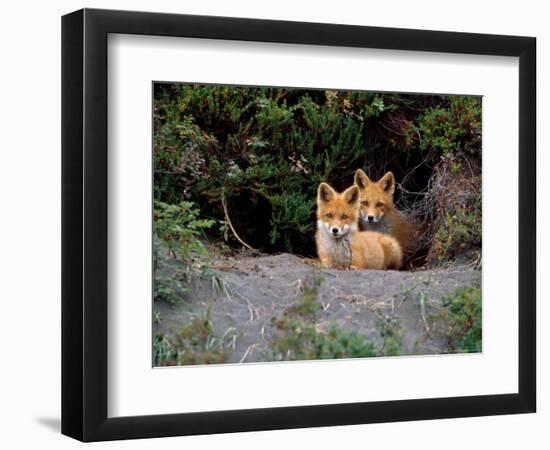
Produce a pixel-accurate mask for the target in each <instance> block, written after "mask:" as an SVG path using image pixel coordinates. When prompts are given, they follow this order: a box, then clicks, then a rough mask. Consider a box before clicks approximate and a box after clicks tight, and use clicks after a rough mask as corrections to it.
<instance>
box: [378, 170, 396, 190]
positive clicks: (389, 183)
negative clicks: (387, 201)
mask: <svg viewBox="0 0 550 450" xmlns="http://www.w3.org/2000/svg"><path fill="white" fill-rule="evenodd" d="M378 184H380V185H381V186H382V189H383V190H384V192H387V193H388V194H393V192H394V191H395V178H394V177H393V173H392V172H386V174H385V175H384V176H383V177H382V178H380V180H379V181H378Z"/></svg>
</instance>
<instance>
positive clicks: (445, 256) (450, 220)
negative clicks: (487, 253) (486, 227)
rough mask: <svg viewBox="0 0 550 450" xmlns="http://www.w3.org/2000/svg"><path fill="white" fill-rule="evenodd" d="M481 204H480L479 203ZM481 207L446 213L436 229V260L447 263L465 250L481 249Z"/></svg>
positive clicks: (458, 209)
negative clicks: (437, 250)
mask: <svg viewBox="0 0 550 450" xmlns="http://www.w3.org/2000/svg"><path fill="white" fill-rule="evenodd" d="M480 203H481V202H480ZM480 214H481V205H480V206H479V208H473V209H470V208H457V209H454V210H453V211H452V212H449V211H446V212H445V214H444V215H443V217H442V219H441V226H440V227H439V228H438V229H437V232H436V234H435V240H436V242H437V243H438V245H439V247H438V249H439V252H438V259H439V261H440V262H443V261H448V260H450V259H452V258H453V257H455V256H457V255H460V254H461V253H463V252H464V251H465V250H468V249H471V248H479V247H481V217H480Z"/></svg>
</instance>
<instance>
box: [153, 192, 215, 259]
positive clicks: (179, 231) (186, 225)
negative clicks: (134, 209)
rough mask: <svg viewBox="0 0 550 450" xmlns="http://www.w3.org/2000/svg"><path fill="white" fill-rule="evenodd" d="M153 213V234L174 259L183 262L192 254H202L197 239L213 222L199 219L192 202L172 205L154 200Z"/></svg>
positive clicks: (202, 248) (196, 209) (200, 245)
mask: <svg viewBox="0 0 550 450" xmlns="http://www.w3.org/2000/svg"><path fill="white" fill-rule="evenodd" d="M154 213H155V222H154V232H155V234H156V236H158V237H159V238H160V239H162V240H163V241H164V242H165V243H166V244H167V246H168V249H169V251H170V252H171V253H172V254H173V255H174V256H175V257H178V258H180V259H182V260H185V259H187V258H188V257H189V256H191V255H192V254H201V253H203V252H204V247H203V245H202V243H201V241H200V240H199V239H198V238H199V236H200V235H201V234H202V232H203V231H204V230H207V229H208V228H210V227H211V226H212V225H214V223H215V220H211V219H208V220H207V219H200V218H199V213H200V211H199V209H198V208H197V207H196V206H195V205H194V204H193V203H192V202H187V201H182V202H180V203H178V204H175V205H172V204H168V203H164V202H161V201H158V200H156V201H155V204H154Z"/></svg>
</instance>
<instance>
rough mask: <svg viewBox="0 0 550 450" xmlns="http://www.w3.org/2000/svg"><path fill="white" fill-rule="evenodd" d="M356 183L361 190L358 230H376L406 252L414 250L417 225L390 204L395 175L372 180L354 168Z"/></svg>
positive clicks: (388, 173)
mask: <svg viewBox="0 0 550 450" xmlns="http://www.w3.org/2000/svg"><path fill="white" fill-rule="evenodd" d="M354 181H355V185H356V186H358V187H359V191H360V197H361V198H360V218H359V229H360V230H363V231H379V232H381V233H385V234H388V235H391V236H393V237H395V238H396V239H397V241H398V242H399V244H400V245H401V248H402V249H403V251H404V252H405V253H409V252H411V251H413V250H414V248H415V243H416V240H417V237H418V229H417V226H416V224H415V223H414V222H413V221H412V220H411V219H410V218H408V217H407V216H405V215H404V214H403V213H402V212H401V211H399V210H397V209H396V208H395V206H394V205H393V193H394V191H395V178H394V176H393V173H392V172H386V174H385V175H384V176H383V177H382V178H380V179H379V180H378V181H376V182H374V181H371V180H370V178H369V177H368V176H367V174H366V173H365V172H363V171H362V170H361V169H357V171H356V172H355V180H354Z"/></svg>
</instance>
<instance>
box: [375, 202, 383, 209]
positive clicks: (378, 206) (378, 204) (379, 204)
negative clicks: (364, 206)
mask: <svg viewBox="0 0 550 450" xmlns="http://www.w3.org/2000/svg"><path fill="white" fill-rule="evenodd" d="M382 206H384V203H382V202H378V203H377V204H376V207H377V208H382Z"/></svg>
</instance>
